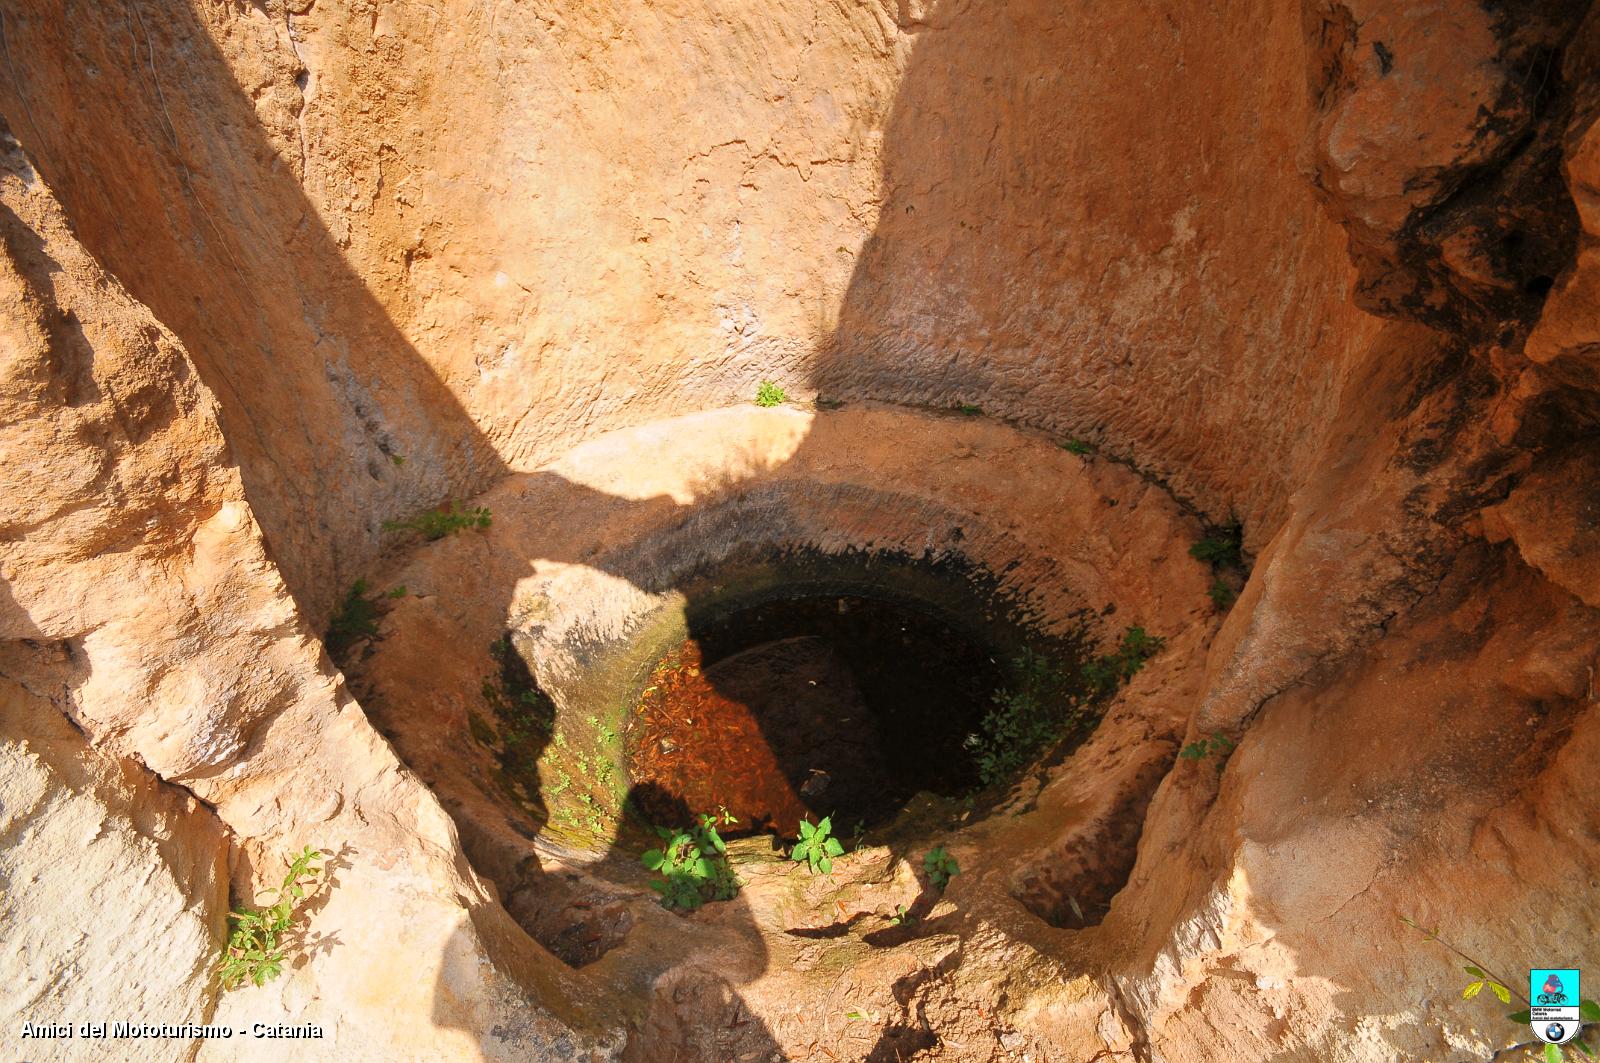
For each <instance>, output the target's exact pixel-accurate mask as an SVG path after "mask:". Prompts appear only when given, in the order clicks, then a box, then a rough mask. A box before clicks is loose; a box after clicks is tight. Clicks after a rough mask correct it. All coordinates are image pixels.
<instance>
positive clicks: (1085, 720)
mask: <svg viewBox="0 0 1600 1063" xmlns="http://www.w3.org/2000/svg"><path fill="white" fill-rule="evenodd" d="M1164 643H1165V640H1164V639H1162V638H1159V637H1157V636H1155V635H1151V634H1150V633H1148V632H1147V631H1145V629H1144V628H1142V627H1130V628H1128V629H1127V630H1126V631H1124V632H1123V633H1122V639H1121V641H1120V642H1119V643H1118V645H1117V648H1116V649H1115V650H1113V651H1112V652H1111V653H1108V654H1103V655H1101V656H1099V657H1096V658H1094V659H1092V660H1090V661H1086V662H1085V663H1084V665H1083V669H1082V673H1081V674H1082V679H1083V685H1084V686H1085V687H1086V688H1087V689H1086V690H1083V691H1075V690H1073V689H1072V687H1071V684H1069V683H1068V681H1067V679H1066V677H1065V676H1064V675H1063V674H1062V673H1061V671H1060V670H1059V669H1058V668H1056V666H1055V665H1053V664H1052V663H1051V662H1050V660H1049V659H1048V658H1047V657H1045V656H1043V655H1042V654H1039V653H1036V652H1034V651H1033V650H1024V651H1023V652H1022V654H1021V655H1019V656H1018V657H1017V658H1016V659H1015V661H1014V662H1013V663H1014V666H1015V668H1016V674H1017V679H1016V681H1015V683H1014V684H1013V685H1012V687H1011V688H1010V689H1007V690H1001V691H996V692H995V695H994V699H993V700H994V708H993V709H991V710H990V711H989V713H988V714H987V715H986V716H984V718H983V723H982V725H981V728H980V731H979V733H978V734H973V735H968V736H967V739H966V742H965V743H964V744H965V746H966V748H967V750H968V751H969V752H970V753H971V754H972V759H973V763H974V764H975V765H976V766H977V768H978V777H979V779H980V780H982V783H983V785H985V786H989V785H991V784H993V783H996V782H999V781H1000V780H1002V779H1006V778H1008V777H1010V776H1011V775H1012V774H1014V773H1015V772H1017V771H1019V770H1020V769H1022V768H1023V767H1025V766H1026V765H1028V764H1029V763H1031V762H1032V761H1033V759H1034V758H1035V757H1036V756H1038V755H1039V754H1040V753H1041V752H1043V751H1044V749H1045V748H1046V747H1048V746H1049V745H1051V744H1052V743H1054V742H1058V741H1060V740H1062V739H1064V738H1068V737H1070V736H1071V735H1072V734H1073V733H1074V732H1076V731H1078V730H1080V729H1081V728H1084V727H1087V726H1091V725H1093V724H1094V723H1095V722H1096V721H1097V720H1098V719H1099V717H1098V715H1097V713H1096V710H1095V708H1094V704H1093V703H1094V702H1095V701H1097V700H1101V699H1104V698H1106V697H1109V696H1110V695H1111V694H1114V693H1116V690H1117V688H1118V687H1119V686H1121V685H1122V684H1123V683H1126V682H1127V681H1128V680H1129V679H1132V678H1133V677H1134V675H1136V674H1137V673H1138V672H1139V670H1140V669H1141V668H1143V667H1144V665H1145V662H1146V661H1148V660H1149V659H1150V658H1151V657H1153V656H1154V655H1155V654H1156V652H1157V651H1158V650H1160V649H1161V647H1162V645H1163V644H1164Z"/></svg>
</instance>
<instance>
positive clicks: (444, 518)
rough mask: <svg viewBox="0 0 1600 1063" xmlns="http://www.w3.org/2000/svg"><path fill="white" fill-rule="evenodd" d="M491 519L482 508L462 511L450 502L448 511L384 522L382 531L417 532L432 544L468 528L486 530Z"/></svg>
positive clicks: (436, 511) (425, 513) (443, 510)
mask: <svg viewBox="0 0 1600 1063" xmlns="http://www.w3.org/2000/svg"><path fill="white" fill-rule="evenodd" d="M491 519H492V518H491V516H490V513H489V511H488V510H487V509H486V508H484V507H482V506H479V507H478V508H477V509H462V508H460V506H458V505H457V504H456V503H454V502H452V503H450V508H449V509H429V510H424V511H423V512H421V513H419V514H417V515H416V516H415V517H412V518H411V519H410V520H386V521H384V522H383V529H384V531H414V532H418V533H420V534H421V535H422V537H423V538H424V539H427V540H428V541H429V542H433V541H435V540H438V539H443V538H444V537H445V536H447V535H454V534H456V533H457V532H460V531H465V530H466V529H468V528H487V527H488V526H489V524H490V521H491Z"/></svg>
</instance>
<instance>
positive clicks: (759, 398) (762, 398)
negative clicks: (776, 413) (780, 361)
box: [756, 380, 789, 406]
mask: <svg viewBox="0 0 1600 1063" xmlns="http://www.w3.org/2000/svg"><path fill="white" fill-rule="evenodd" d="M788 401H789V396H788V395H786V394H785V393H784V390H783V389H782V388H780V387H779V386H778V385H776V384H774V383H773V382H772V381H770V380H763V381H762V382H761V386H760V387H758V388H756V405H757V406H782V405H783V404H784V403H785V402H788Z"/></svg>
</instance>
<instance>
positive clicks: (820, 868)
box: [789, 816, 844, 875]
mask: <svg viewBox="0 0 1600 1063" xmlns="http://www.w3.org/2000/svg"><path fill="white" fill-rule="evenodd" d="M832 834H833V817H832V816H823V817H822V821H821V822H819V823H815V824H813V823H811V822H810V821H809V820H804V819H803V820H801V821H800V840H799V841H797V842H795V844H794V849H793V850H792V851H791V852H790V853H789V859H791V860H794V861H797V862H800V863H803V864H805V865H806V866H807V867H809V868H810V869H811V873H812V874H813V875H819V874H820V875H827V874H830V873H832V871H833V858H834V857H836V856H843V855H844V846H843V845H841V844H839V839H838V838H835V837H832Z"/></svg>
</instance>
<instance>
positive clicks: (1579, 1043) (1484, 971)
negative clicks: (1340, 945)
mask: <svg viewBox="0 0 1600 1063" xmlns="http://www.w3.org/2000/svg"><path fill="white" fill-rule="evenodd" d="M1400 921H1401V922H1402V923H1404V924H1405V925H1406V926H1409V927H1410V928H1411V929H1413V930H1415V931H1417V932H1418V933H1419V934H1421V935H1422V936H1423V939H1424V940H1427V941H1437V942H1438V943H1439V944H1440V945H1443V946H1444V947H1445V948H1447V949H1449V950H1450V951H1451V952H1453V953H1455V954H1456V955H1457V956H1459V957H1461V958H1462V959H1463V960H1466V961H1467V963H1466V966H1464V967H1462V968H1461V969H1462V970H1463V971H1465V972H1466V973H1467V975H1468V976H1470V977H1471V978H1472V981H1471V982H1468V983H1467V985H1466V988H1464V989H1462V990H1461V999H1463V1000H1471V999H1472V998H1473V997H1475V996H1477V995H1478V994H1479V993H1481V992H1482V991H1483V990H1484V989H1485V988H1487V989H1488V990H1489V992H1490V993H1491V994H1492V995H1493V996H1494V997H1495V999H1497V1000H1499V1001H1500V1003H1502V1004H1510V1003H1511V997H1512V995H1513V994H1515V996H1516V997H1517V999H1518V1000H1520V1001H1522V1003H1524V1004H1527V1005H1528V1007H1526V1008H1521V1009H1519V1010H1517V1011H1513V1012H1509V1013H1507V1015H1506V1019H1507V1020H1509V1021H1510V1022H1514V1023H1516V1024H1517V1025H1518V1026H1526V1025H1527V1024H1528V1023H1530V1022H1531V1021H1532V1019H1533V1016H1532V1014H1531V1010H1530V1009H1531V1008H1532V1002H1531V1001H1529V1000H1528V998H1527V997H1525V996H1523V995H1522V994H1521V993H1519V992H1517V991H1516V990H1514V989H1512V988H1511V986H1512V985H1513V984H1514V983H1513V982H1511V981H1510V980H1508V979H1507V978H1505V977H1504V976H1502V975H1498V974H1495V973H1493V972H1491V971H1490V970H1489V968H1488V967H1487V966H1486V965H1485V964H1484V963H1483V961H1482V960H1476V959H1473V958H1472V957H1471V956H1469V955H1467V954H1466V953H1465V952H1462V951H1461V950H1460V949H1458V948H1456V947H1455V946H1454V945H1452V944H1450V943H1449V942H1448V941H1446V940H1444V938H1442V937H1440V936H1439V928H1438V927H1433V928H1432V929H1429V928H1428V927H1425V926H1423V925H1422V924H1421V923H1419V922H1417V921H1416V920H1415V919H1411V918H1408V917H1407V916H1403V915H1402V916H1401V917H1400ZM1578 1014H1579V1018H1580V1019H1581V1020H1582V1021H1583V1022H1584V1023H1600V1004H1597V1003H1596V1002H1595V1001H1593V1000H1589V999H1588V998H1584V999H1583V1000H1581V1001H1580V1002H1579V1006H1578ZM1584 1038H1585V1034H1583V1033H1580V1034H1579V1035H1578V1039H1577V1040H1573V1041H1569V1042H1568V1044H1570V1045H1572V1047H1574V1048H1576V1049H1578V1051H1580V1052H1582V1053H1583V1054H1584V1055H1586V1056H1588V1057H1589V1058H1591V1059H1593V1058H1595V1057H1596V1056H1595V1050H1594V1049H1593V1048H1591V1047H1590V1046H1589V1044H1588V1043H1587V1042H1586V1040H1585V1039H1584ZM1534 1051H1536V1052H1539V1053H1540V1054H1541V1055H1543V1057H1544V1059H1545V1061H1546V1063H1561V1061H1562V1060H1563V1059H1565V1058H1566V1054H1565V1053H1564V1052H1563V1051H1562V1049H1561V1046H1560V1045H1551V1044H1546V1045H1541V1046H1540V1047H1539V1048H1538V1049H1535V1050H1534Z"/></svg>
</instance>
